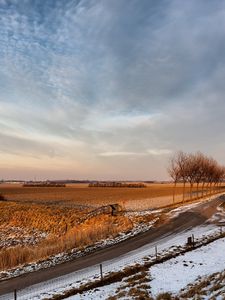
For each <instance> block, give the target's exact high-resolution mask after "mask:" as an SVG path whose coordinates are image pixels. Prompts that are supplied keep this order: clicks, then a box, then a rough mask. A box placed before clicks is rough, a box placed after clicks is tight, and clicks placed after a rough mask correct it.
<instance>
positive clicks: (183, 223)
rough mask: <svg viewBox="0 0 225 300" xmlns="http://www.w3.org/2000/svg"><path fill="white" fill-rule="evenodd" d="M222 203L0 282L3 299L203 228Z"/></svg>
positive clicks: (214, 202) (208, 204) (204, 205)
mask: <svg viewBox="0 0 225 300" xmlns="http://www.w3.org/2000/svg"><path fill="white" fill-rule="evenodd" d="M223 201H224V200H223V199H222V197H220V198H219V199H214V200H211V201H210V202H205V203H199V205H197V206H195V207H193V208H191V209H190V210H188V211H185V212H183V213H180V214H179V215H178V216H177V217H175V218H173V219H171V220H170V221H168V222H166V223H164V224H162V225H161V226H158V227H157V228H152V229H150V230H149V231H147V232H145V233H142V234H139V235H138V236H135V237H132V238H130V239H128V240H126V241H123V242H121V243H119V244H116V245H114V246H111V247H109V248H106V249H103V250H99V251H97V252H95V253H92V254H89V255H87V256H85V257H81V258H78V259H76V260H74V261H70V262H66V263H63V264H60V265H57V266H55V267H52V268H48V269H43V270H40V271H37V272H33V273H29V274H25V275H22V276H20V277H17V278H13V279H10V280H6V281H3V282H0V295H3V294H6V293H9V292H12V291H13V290H14V289H18V290H19V289H23V288H25V287H28V286H30V285H33V284H36V283H40V282H43V281H46V280H49V279H52V278H56V277H59V276H62V275H65V274H68V273H71V272H73V271H76V270H80V269H83V268H86V267H89V266H92V265H95V264H99V263H102V262H104V261H107V260H110V259H113V258H116V257H118V256H120V255H123V254H126V253H127V252H129V251H132V250H135V249H138V248H139V247H141V246H144V245H146V244H149V243H153V242H157V241H158V240H160V239H162V237H165V236H167V237H168V238H169V236H170V235H171V234H174V233H179V232H182V231H184V230H186V229H188V228H192V227H195V226H198V225H201V224H203V223H204V222H205V221H206V220H207V219H208V218H209V217H211V216H212V215H213V214H214V213H215V212H216V208H217V206H218V205H219V204H220V203H221V202H223Z"/></svg>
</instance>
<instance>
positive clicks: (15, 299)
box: [14, 290, 17, 300]
mask: <svg viewBox="0 0 225 300" xmlns="http://www.w3.org/2000/svg"><path fill="white" fill-rule="evenodd" d="M14 300H17V292H16V290H14Z"/></svg>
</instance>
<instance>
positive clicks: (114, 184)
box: [89, 181, 146, 188]
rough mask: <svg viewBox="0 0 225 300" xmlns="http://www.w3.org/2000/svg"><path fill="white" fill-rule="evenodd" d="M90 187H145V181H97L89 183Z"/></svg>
mask: <svg viewBox="0 0 225 300" xmlns="http://www.w3.org/2000/svg"><path fill="white" fill-rule="evenodd" d="M89 187H119V188H145V187H146V185H145V184H144V183H134V182H132V183H126V182H115V181H108V182H103V181H97V182H92V183H89Z"/></svg>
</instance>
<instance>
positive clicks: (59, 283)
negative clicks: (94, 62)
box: [0, 226, 218, 300]
mask: <svg viewBox="0 0 225 300" xmlns="http://www.w3.org/2000/svg"><path fill="white" fill-rule="evenodd" d="M215 232H216V233H218V228H215V227H214V226H201V227H198V228H195V229H194V230H188V231H186V232H184V233H182V235H181V234H177V235H173V236H164V237H162V239H161V240H160V241H159V242H158V243H157V247H158V254H159V255H163V254H166V253H168V252H169V251H171V252H172V251H173V248H174V247H175V246H176V247H177V246H183V245H184V244H185V243H186V241H187V237H188V236H190V235H191V234H194V235H195V239H197V238H200V237H204V236H208V235H213V234H215ZM155 245H156V244H155V243H151V244H148V245H145V246H143V247H141V248H139V249H137V250H135V251H131V252H129V253H127V254H126V255H122V256H120V257H118V258H116V259H113V260H110V261H106V262H104V263H103V272H104V275H106V274H109V273H110V272H114V271H115V272H118V271H120V270H121V269H123V268H124V267H127V266H131V265H135V264H137V263H139V264H143V263H144V262H145V261H146V259H147V260H154V259H155ZM99 278H100V271H99V265H96V266H93V267H90V268H86V269H83V270H80V271H76V272H73V273H71V274H68V275H65V276H61V277H59V278H56V279H52V280H49V281H46V282H44V283H41V284H37V285H34V286H31V287H29V288H26V289H24V290H22V291H18V298H19V299H20V300H25V299H33V300H36V299H44V298H47V297H51V296H53V295H54V294H58V293H63V292H64V291H66V290H69V289H71V288H72V287H79V286H80V284H85V283H87V282H90V281H93V280H96V279H99ZM104 290H106V287H104ZM104 295H106V294H104ZM82 297H83V296H82ZM94 297H97V296H94ZM99 297H100V296H98V297H97V299H98V298H99ZM11 298H12V295H6V296H0V300H9V299H11ZM81 299H82V298H81ZM85 299H91V298H85ZM99 299H101V298H99ZM102 299H104V298H102Z"/></svg>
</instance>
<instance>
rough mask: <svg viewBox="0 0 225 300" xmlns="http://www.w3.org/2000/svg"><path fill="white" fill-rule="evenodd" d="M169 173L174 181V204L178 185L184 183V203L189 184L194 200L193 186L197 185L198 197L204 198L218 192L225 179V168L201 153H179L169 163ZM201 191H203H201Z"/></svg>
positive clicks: (196, 192)
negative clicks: (186, 188) (205, 195)
mask: <svg viewBox="0 0 225 300" xmlns="http://www.w3.org/2000/svg"><path fill="white" fill-rule="evenodd" d="M168 173H169V175H170V176H171V178H172V179H173V181H174V191H173V202H175V193H176V186H177V183H179V182H182V183H183V202H184V200H185V187H186V184H187V183H189V188H190V191H189V193H190V199H192V198H193V186H194V185H195V187H196V190H195V194H196V197H197V198H198V197H199V193H201V194H200V196H201V197H203V195H204V193H205V192H206V193H207V194H208V193H209V194H210V195H212V193H213V192H214V191H215V190H218V188H219V187H220V185H221V183H222V182H223V181H224V179H225V167H224V166H221V165H219V164H218V162H217V161H216V160H215V159H213V158H212V157H208V156H206V155H204V154H202V153H201V152H197V153H194V154H193V153H184V152H183V151H179V152H177V153H176V154H175V155H174V156H173V157H172V158H171V159H170V162H169V167H168ZM200 189H201V191H200Z"/></svg>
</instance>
